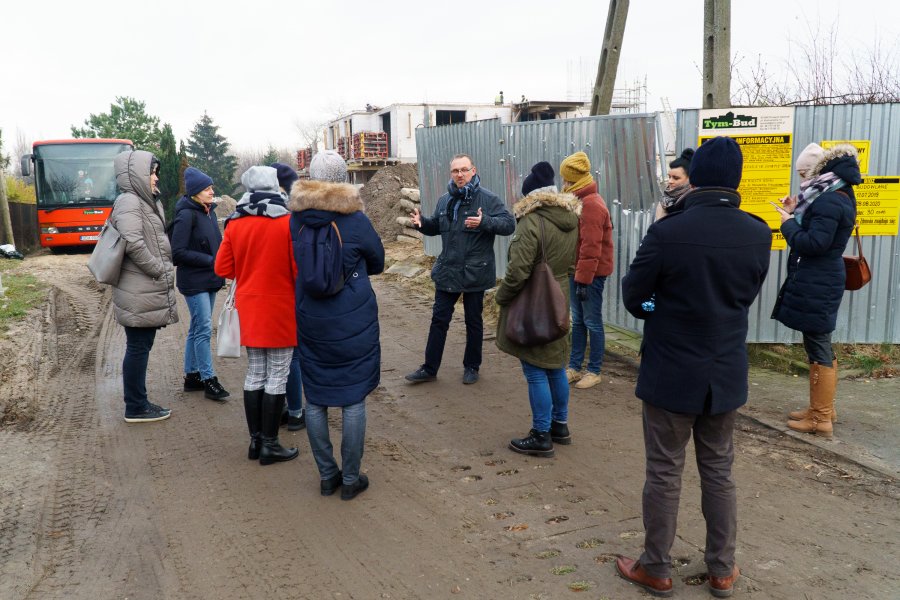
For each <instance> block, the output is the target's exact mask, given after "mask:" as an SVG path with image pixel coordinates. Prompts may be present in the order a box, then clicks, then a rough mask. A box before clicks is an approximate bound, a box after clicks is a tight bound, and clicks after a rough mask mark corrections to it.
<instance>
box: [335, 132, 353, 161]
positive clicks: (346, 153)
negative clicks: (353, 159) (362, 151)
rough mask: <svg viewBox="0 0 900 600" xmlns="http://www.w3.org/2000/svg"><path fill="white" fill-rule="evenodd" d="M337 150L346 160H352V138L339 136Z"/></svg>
mask: <svg viewBox="0 0 900 600" xmlns="http://www.w3.org/2000/svg"><path fill="white" fill-rule="evenodd" d="M337 151H338V154H340V155H341V158H343V159H344V160H350V138H348V137H342V138H338V141H337Z"/></svg>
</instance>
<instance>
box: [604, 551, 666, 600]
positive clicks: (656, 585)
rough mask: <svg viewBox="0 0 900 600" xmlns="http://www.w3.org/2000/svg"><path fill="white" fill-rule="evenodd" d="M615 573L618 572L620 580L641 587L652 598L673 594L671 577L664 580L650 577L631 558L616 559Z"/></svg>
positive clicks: (639, 564) (621, 557)
mask: <svg viewBox="0 0 900 600" xmlns="http://www.w3.org/2000/svg"><path fill="white" fill-rule="evenodd" d="M616 571H618V572H619V575H620V576H621V577H622V579H624V580H626V581H627V582H629V583H633V584H634V585H639V586H641V587H642V588H644V589H645V590H647V591H648V592H650V593H651V594H652V595H654V596H661V597H663V598H668V597H669V596H671V595H672V594H673V593H674V592H673V590H672V578H671V577H666V578H664V579H663V578H660V577H651V576H650V575H648V574H647V571H645V570H644V567H642V566H641V563H639V562H638V561H636V560H634V559H633V558H628V557H626V556H620V557H618V558H617V559H616Z"/></svg>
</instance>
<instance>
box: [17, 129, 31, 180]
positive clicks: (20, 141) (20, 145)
mask: <svg viewBox="0 0 900 600" xmlns="http://www.w3.org/2000/svg"><path fill="white" fill-rule="evenodd" d="M31 145H32V140H31V138H29V137H28V136H26V135H25V132H24V131H22V130H21V129H16V146H15V148H14V149H13V157H12V158H13V160H14V161H15V164H14V165H13V174H14V175H15V176H16V177H18V178H19V179H22V180H23V181H25V183H27V184H28V185H31V184H33V183H34V176H33V175H30V176H28V177H22V157H23V156H25V155H26V154H30V153H31Z"/></svg>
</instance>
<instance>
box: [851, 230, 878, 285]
mask: <svg viewBox="0 0 900 600" xmlns="http://www.w3.org/2000/svg"><path fill="white" fill-rule="evenodd" d="M854 234H855V236H856V253H857V256H844V270H845V271H846V272H847V278H846V280H845V282H844V289H845V290H851V291H853V290H858V289H860V288H861V287H863V286H864V285H866V284H867V283H869V282H870V281H871V280H872V271H871V270H870V269H869V263H867V262H866V257H865V256H863V251H862V241H861V240H860V239H859V225H857V226H856V227H855V230H854Z"/></svg>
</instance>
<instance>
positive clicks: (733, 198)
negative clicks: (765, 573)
mask: <svg viewBox="0 0 900 600" xmlns="http://www.w3.org/2000/svg"><path fill="white" fill-rule="evenodd" d="M742 166H743V157H742V156H741V151H740V148H739V147H738V145H737V144H736V143H735V142H734V140H732V139H730V138H726V137H717V138H713V139H711V140H708V141H707V142H705V143H704V144H702V145H701V146H700V148H698V149H697V152H696V153H695V154H694V158H693V160H692V161H691V167H690V174H689V179H690V183H691V186H692V187H693V188H694V189H692V190H691V192H689V193H688V194H687V195H686V196H685V197H684V199H683V203H684V210H683V211H682V212H680V213H677V214H672V215H670V216H668V217H666V218H665V219H662V220H660V221H657V222H656V223H654V224H653V225H651V226H650V229H649V230H648V231H647V235H646V236H645V237H644V240H643V241H642V242H641V247H640V248H639V249H638V251H637V254H636V256H635V257H634V261H633V262H632V263H631V268H630V269H629V271H628V274H627V275H626V276H625V278H624V279H623V280H622V293H623V298H624V302H625V307H626V308H627V309H628V311H629V312H630V313H631V314H633V315H634V316H635V317H637V318H639V319H644V320H645V324H644V339H643V344H642V348H641V355H642V357H641V367H640V372H639V374H638V382H637V389H636V390H635V394H636V395H637V397H638V398H640V399H641V400H643V424H644V447H645V451H646V460H647V463H646V481H645V483H644V492H643V516H644V529H645V531H646V537H645V540H644V552H643V554H642V555H641V557H640V558H639V559H638V560H637V561H635V560H632V559H629V558H625V557H621V558H619V559H618V560H617V561H616V568H617V570H618V572H619V574H620V575H621V576H622V577H624V578H625V579H627V580H628V581H630V582H632V583H635V584H637V585H640V586H641V587H643V588H645V589H647V590H648V591H649V592H650V593H652V594H655V595H659V596H670V595H671V594H672V591H673V590H672V579H671V557H670V555H669V551H670V549H671V547H672V542H673V541H674V539H675V526H676V520H677V516H678V501H679V497H680V495H681V473H682V471H683V470H684V457H685V448H686V447H687V443H688V441H689V440H690V438H691V435H692V434H693V437H694V447H695V449H696V455H697V470H698V471H699V473H700V480H701V488H702V501H701V502H702V510H703V515H704V517H705V519H706V552H705V555H704V559H705V561H706V565H707V569H708V571H709V586H710V591H711V592H712V594H713V595H714V596H717V597H727V596H730V595H731V592H732V590H733V587H734V581H735V580H736V579H737V577H738V576H739V574H740V572H739V571H738V568H737V566H736V565H735V564H734V549H735V541H736V537H737V495H736V489H735V484H734V480H733V478H732V476H731V465H732V462H733V461H734V446H733V443H732V437H733V433H734V421H735V415H736V413H737V409H738V408H739V407H741V406H743V405H744V404H745V403H746V402H747V388H748V381H747V372H748V363H747V346H746V339H747V316H748V311H749V308H750V305H751V304H752V303H753V301H754V299H755V298H756V296H757V294H758V293H759V289H760V287H761V286H762V282H763V280H764V279H765V276H766V272H767V271H768V268H769V252H770V249H771V244H772V232H771V230H770V228H769V227H768V226H767V225H766V224H765V222H764V221H763V220H762V219H760V218H758V217H756V216H753V215H751V214H749V213H746V212H744V211H742V210H740V208H739V207H740V203H741V199H740V196H739V195H738V193H737V192H736V189H737V187H738V185H739V184H740V181H741V170H742Z"/></svg>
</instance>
